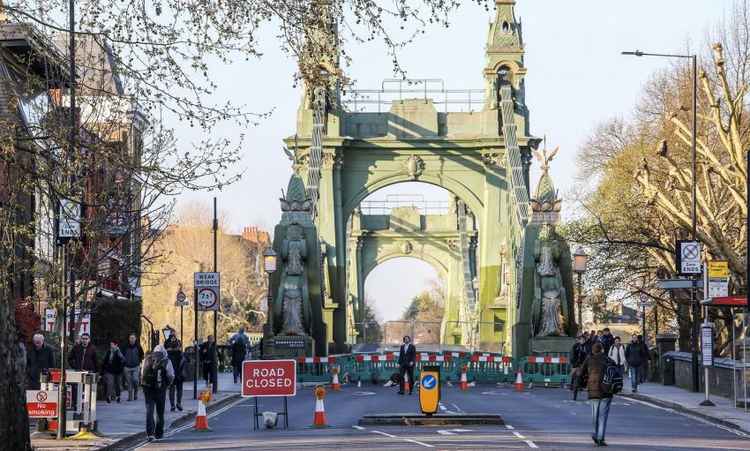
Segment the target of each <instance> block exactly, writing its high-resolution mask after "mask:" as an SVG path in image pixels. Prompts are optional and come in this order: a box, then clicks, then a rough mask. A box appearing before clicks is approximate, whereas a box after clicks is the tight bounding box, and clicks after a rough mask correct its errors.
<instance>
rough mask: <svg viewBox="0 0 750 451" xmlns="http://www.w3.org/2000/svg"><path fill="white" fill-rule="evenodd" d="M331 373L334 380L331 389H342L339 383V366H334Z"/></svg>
mask: <svg viewBox="0 0 750 451" xmlns="http://www.w3.org/2000/svg"><path fill="white" fill-rule="evenodd" d="M331 373H332V374H333V380H331V390H333V391H339V390H341V384H340V383H339V368H338V367H337V366H334V367H333V368H332V369H331Z"/></svg>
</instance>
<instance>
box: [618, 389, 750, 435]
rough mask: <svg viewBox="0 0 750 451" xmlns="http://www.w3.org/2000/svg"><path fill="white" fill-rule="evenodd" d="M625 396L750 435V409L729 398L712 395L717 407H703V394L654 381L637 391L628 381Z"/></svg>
mask: <svg viewBox="0 0 750 451" xmlns="http://www.w3.org/2000/svg"><path fill="white" fill-rule="evenodd" d="M622 395H623V396H624V397H627V398H632V399H637V400H641V401H646V402H651V403H653V404H656V405H659V406H661V407H666V408H670V409H674V410H677V411H679V412H682V413H687V414H691V415H695V416H696V417H699V418H703V419H704V420H707V421H711V422H714V423H717V424H721V425H723V426H726V427H729V428H733V429H737V430H740V431H742V432H744V433H747V434H750V411H748V410H747V409H745V408H735V407H734V403H733V401H732V400H730V399H727V398H723V397H720V396H711V401H713V403H714V404H716V406H714V407H709V406H701V405H700V403H701V401H703V400H704V395H703V393H695V392H691V391H689V390H684V389H682V388H679V387H676V386H673V385H661V384H654V383H646V384H641V385H639V386H638V392H637V393H631V392H630V389H629V388H627V384H626V388H625V389H624V393H623V394H622Z"/></svg>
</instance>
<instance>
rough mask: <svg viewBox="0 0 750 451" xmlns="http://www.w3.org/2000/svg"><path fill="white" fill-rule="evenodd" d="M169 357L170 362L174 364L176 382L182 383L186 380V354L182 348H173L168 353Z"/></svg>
mask: <svg viewBox="0 0 750 451" xmlns="http://www.w3.org/2000/svg"><path fill="white" fill-rule="evenodd" d="M167 356H168V357H169V361H170V362H172V368H173V369H174V382H175V383H178V382H179V383H182V382H183V381H184V380H185V377H184V371H185V364H186V361H185V354H184V353H183V352H182V351H181V350H180V348H171V349H170V350H169V351H167Z"/></svg>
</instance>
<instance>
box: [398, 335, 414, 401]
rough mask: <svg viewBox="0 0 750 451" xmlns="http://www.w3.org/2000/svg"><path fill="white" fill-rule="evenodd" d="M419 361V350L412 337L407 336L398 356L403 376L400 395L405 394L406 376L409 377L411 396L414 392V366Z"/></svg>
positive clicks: (400, 371) (400, 372)
mask: <svg viewBox="0 0 750 451" xmlns="http://www.w3.org/2000/svg"><path fill="white" fill-rule="evenodd" d="M416 361H417V349H416V348H415V347H414V345H413V344H412V342H411V337H410V336H408V335H406V336H405V337H404V344H402V345H401V349H400V350H399V354H398V365H399V375H400V376H401V383H400V385H399V390H398V394H399V395H403V394H404V376H405V375H408V376H409V394H410V395H411V394H412V391H413V390H414V365H415V364H416Z"/></svg>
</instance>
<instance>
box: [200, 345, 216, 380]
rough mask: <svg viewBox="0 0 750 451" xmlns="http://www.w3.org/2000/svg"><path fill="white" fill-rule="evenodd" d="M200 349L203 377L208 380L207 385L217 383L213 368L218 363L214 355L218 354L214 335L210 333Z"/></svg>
mask: <svg viewBox="0 0 750 451" xmlns="http://www.w3.org/2000/svg"><path fill="white" fill-rule="evenodd" d="M199 349H200V353H201V366H202V369H203V379H204V380H205V381H206V385H208V384H210V383H215V381H214V374H213V369H214V365H216V361H215V360H214V356H215V355H216V343H214V336H213V335H209V336H208V340H207V341H205V342H203V343H201V345H200V347H199Z"/></svg>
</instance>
